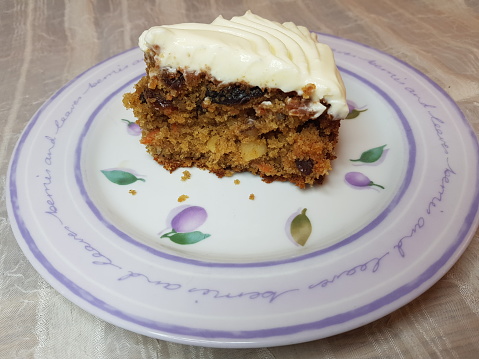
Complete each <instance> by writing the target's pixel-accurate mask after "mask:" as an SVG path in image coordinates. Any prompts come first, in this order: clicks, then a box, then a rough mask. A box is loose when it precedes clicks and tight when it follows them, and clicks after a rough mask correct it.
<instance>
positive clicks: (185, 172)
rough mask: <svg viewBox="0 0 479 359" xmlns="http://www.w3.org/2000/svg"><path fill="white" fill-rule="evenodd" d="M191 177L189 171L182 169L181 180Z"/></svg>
mask: <svg viewBox="0 0 479 359" xmlns="http://www.w3.org/2000/svg"><path fill="white" fill-rule="evenodd" d="M190 178H191V173H190V171H187V170H186V171H183V176H181V180H182V181H186V180H189V179H190Z"/></svg>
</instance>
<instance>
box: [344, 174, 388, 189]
mask: <svg viewBox="0 0 479 359" xmlns="http://www.w3.org/2000/svg"><path fill="white" fill-rule="evenodd" d="M344 179H345V180H346V182H348V183H349V184H350V185H352V186H355V187H367V186H376V187H379V188H382V189H384V187H383V186H381V185H379V184H376V183H374V182H373V181H371V180H370V179H369V178H368V177H367V176H366V175H364V174H363V173H361V172H348V173H346V175H345V176H344Z"/></svg>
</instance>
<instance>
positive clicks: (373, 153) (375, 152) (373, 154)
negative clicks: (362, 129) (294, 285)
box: [350, 145, 386, 163]
mask: <svg viewBox="0 0 479 359" xmlns="http://www.w3.org/2000/svg"><path fill="white" fill-rule="evenodd" d="M384 147H386V145H383V146H379V147H375V148H371V149H370V150H367V151H364V152H363V153H362V154H361V156H360V157H359V158H358V159H356V160H350V161H352V162H364V163H373V162H376V161H377V160H379V159H380V158H381V156H382V155H383V152H384Z"/></svg>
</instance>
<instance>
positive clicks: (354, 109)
mask: <svg viewBox="0 0 479 359" xmlns="http://www.w3.org/2000/svg"><path fill="white" fill-rule="evenodd" d="M346 102H347V104H348V108H349V114H348V115H347V116H346V118H347V119H353V118H356V117H358V116H359V114H360V113H361V112H364V111H367V110H368V109H367V108H365V109H364V110H361V109H358V106H357V105H356V104H355V103H354V102H353V101H351V100H347V101H346Z"/></svg>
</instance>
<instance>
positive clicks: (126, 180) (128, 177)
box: [101, 170, 145, 186]
mask: <svg viewBox="0 0 479 359" xmlns="http://www.w3.org/2000/svg"><path fill="white" fill-rule="evenodd" d="M101 172H102V173H103V174H104V175H105V177H106V178H108V179H109V180H110V182H113V183H116V184H119V185H122V186H123V185H127V184H132V183H134V182H136V181H143V182H145V179H143V178H138V177H136V176H135V175H134V174H132V173H130V172H127V171H122V170H102V171H101Z"/></svg>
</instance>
